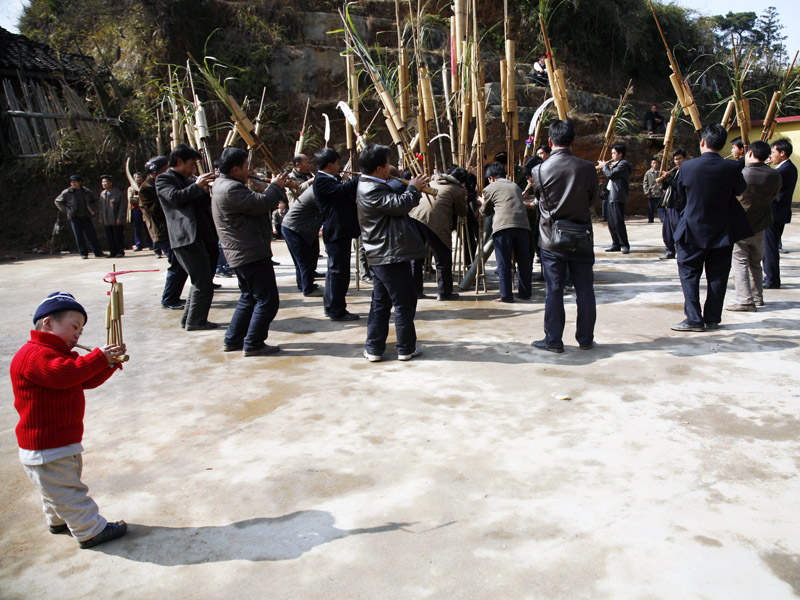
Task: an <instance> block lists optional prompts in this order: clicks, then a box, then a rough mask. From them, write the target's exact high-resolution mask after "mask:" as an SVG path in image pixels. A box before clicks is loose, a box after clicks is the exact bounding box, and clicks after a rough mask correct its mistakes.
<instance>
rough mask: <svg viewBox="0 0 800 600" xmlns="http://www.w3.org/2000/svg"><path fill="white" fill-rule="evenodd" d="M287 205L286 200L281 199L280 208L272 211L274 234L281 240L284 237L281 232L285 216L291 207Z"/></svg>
mask: <svg viewBox="0 0 800 600" xmlns="http://www.w3.org/2000/svg"><path fill="white" fill-rule="evenodd" d="M286 205H287V202H286V200H279V201H278V208H276V209H275V210H273V211H272V235H273V236H275V238H276V239H279V240H280V239H283V234H282V233H281V224H282V223H283V218H284V217H285V216H286V213H287V212H289V208H288V207H287V206H286Z"/></svg>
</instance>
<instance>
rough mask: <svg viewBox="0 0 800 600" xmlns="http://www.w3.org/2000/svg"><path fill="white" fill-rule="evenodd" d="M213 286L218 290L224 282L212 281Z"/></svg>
mask: <svg viewBox="0 0 800 600" xmlns="http://www.w3.org/2000/svg"><path fill="white" fill-rule="evenodd" d="M211 287H213V288H214V289H215V290H218V289H219V288H221V287H222V284H221V283H212V284H211Z"/></svg>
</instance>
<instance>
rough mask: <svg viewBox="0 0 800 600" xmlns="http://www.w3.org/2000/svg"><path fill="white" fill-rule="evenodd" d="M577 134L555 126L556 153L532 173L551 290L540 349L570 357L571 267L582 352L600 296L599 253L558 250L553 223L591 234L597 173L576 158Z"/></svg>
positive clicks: (588, 344) (567, 125)
mask: <svg viewBox="0 0 800 600" xmlns="http://www.w3.org/2000/svg"><path fill="white" fill-rule="evenodd" d="M574 141H575V129H574V128H573V126H572V122H571V121H554V122H553V124H552V125H550V145H551V146H552V147H553V153H552V155H551V156H550V159H549V160H548V161H547V162H545V163H544V164H542V165H540V166H538V167H535V168H534V169H533V170H532V171H531V187H532V190H533V194H534V196H536V198H537V199H538V201H539V210H540V212H541V215H542V216H541V219H540V220H539V234H540V237H539V245H540V246H541V248H542V273H543V274H544V280H545V284H546V286H547V296H546V298H545V305H544V333H545V338H544V339H543V340H537V341H535V342H533V346H534V348H539V349H540V350H547V351H548V352H564V342H563V340H562V337H563V334H564V320H565V317H564V283H565V281H566V278H567V268H569V272H570V275H571V277H572V282H573V285H574V286H575V296H576V301H577V304H578V322H577V327H576V331H575V339H577V340H578V344H579V345H580V348H581V350H589V349H590V348H592V346H593V345H594V324H595V320H596V310H597V309H596V305H595V297H594V273H593V269H592V266H593V265H594V250H593V249H587V250H586V251H583V252H580V251H576V252H563V251H558V250H555V248H554V246H553V224H554V223H555V222H556V221H560V220H565V221H569V222H571V223H574V224H580V225H586V226H587V229H588V230H589V231H591V226H592V216H591V213H590V212H589V208H590V206H591V204H592V200H593V199H594V197H595V194H596V192H597V186H598V183H597V171H596V170H595V168H594V165H592V163H590V162H589V161H586V160H583V159H582V158H578V157H577V156H575V155H574V154H572V145H573V143H574Z"/></svg>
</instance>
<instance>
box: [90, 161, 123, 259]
mask: <svg viewBox="0 0 800 600" xmlns="http://www.w3.org/2000/svg"><path fill="white" fill-rule="evenodd" d="M100 186H101V187H102V188H103V191H102V192H100V210H98V214H97V217H98V220H99V221H100V224H101V225H102V226H103V227H104V228H105V230H106V242H107V243H108V256H109V258H114V257H118V258H122V257H124V256H125V229H124V228H125V225H124V223H125V219H126V217H127V215H128V199H127V198H126V197H125V194H123V193H122V190H120V189H119V188H117V187H114V178H113V177H111V175H101V176H100Z"/></svg>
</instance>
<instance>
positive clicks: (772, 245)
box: [764, 139, 797, 290]
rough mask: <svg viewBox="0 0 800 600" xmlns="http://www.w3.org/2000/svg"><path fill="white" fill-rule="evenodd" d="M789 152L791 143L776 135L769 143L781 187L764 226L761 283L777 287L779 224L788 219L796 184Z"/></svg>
mask: <svg viewBox="0 0 800 600" xmlns="http://www.w3.org/2000/svg"><path fill="white" fill-rule="evenodd" d="M790 156H792V143H791V142H790V141H789V140H787V139H780V140H778V141H777V142H773V143H772V152H771V153H770V155H769V158H770V164H771V165H773V166H774V167H776V170H777V171H778V173H780V174H781V182H782V183H781V191H780V192H779V193H778V197H777V198H776V199H775V201H774V202H773V203H772V225H770V226H769V227H767V229H766V230H764V287H765V288H768V289H771V290H777V289H780V287H781V269H780V267H781V259H780V247H781V236H783V228H784V227H785V226H786V224H787V223H789V222H791V220H792V196H794V188H795V185H797V167H795V166H794V164H793V163H792V161H791V160H789V157H790Z"/></svg>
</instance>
